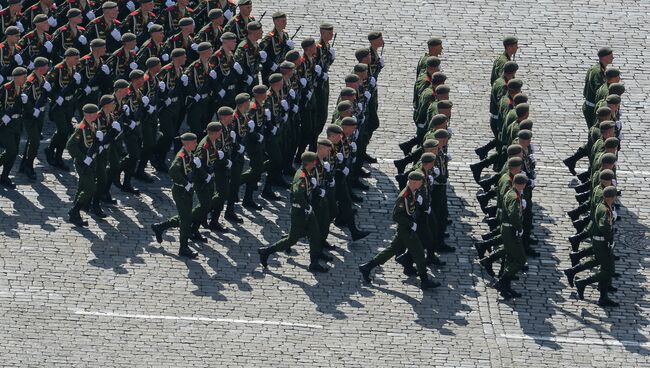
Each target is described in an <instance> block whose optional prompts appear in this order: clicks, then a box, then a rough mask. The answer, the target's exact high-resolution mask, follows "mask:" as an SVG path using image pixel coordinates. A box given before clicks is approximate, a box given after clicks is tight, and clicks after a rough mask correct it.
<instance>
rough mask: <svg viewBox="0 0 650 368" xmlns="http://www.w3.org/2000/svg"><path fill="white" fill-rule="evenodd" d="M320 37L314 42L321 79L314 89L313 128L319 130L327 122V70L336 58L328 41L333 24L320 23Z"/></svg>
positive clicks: (331, 33) (328, 83)
mask: <svg viewBox="0 0 650 368" xmlns="http://www.w3.org/2000/svg"><path fill="white" fill-rule="evenodd" d="M319 28H320V39H319V40H318V42H316V64H317V65H320V66H321V68H322V78H321V79H322V80H321V81H320V83H319V84H318V86H317V87H316V89H315V92H314V93H315V98H314V102H315V104H316V106H315V110H314V126H315V128H314V130H318V131H319V132H320V131H322V130H323V128H324V127H325V123H326V122H327V109H328V106H329V98H330V82H329V70H330V68H331V67H332V64H333V63H334V59H335V58H336V49H335V48H334V46H333V45H331V44H330V43H331V42H332V38H333V37H334V26H333V25H332V24H330V23H322V24H321V25H320V27H319Z"/></svg>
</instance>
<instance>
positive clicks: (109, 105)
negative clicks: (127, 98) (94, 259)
mask: <svg viewBox="0 0 650 368" xmlns="http://www.w3.org/2000/svg"><path fill="white" fill-rule="evenodd" d="M123 82H126V81H123ZM99 106H100V110H99V114H98V116H97V129H98V131H101V132H102V133H103V134H104V138H103V140H102V142H101V148H100V149H99V151H98V153H97V159H96V161H97V163H96V170H95V172H96V180H97V189H96V191H95V194H94V196H93V202H92V206H91V210H92V212H93V213H94V214H95V216H97V217H99V218H105V217H106V214H105V213H104V211H103V210H102V207H101V204H100V202H102V201H103V202H107V203H108V204H115V203H116V202H115V203H114V202H113V200H112V198H111V196H110V191H109V189H110V186H111V181H112V179H111V176H110V172H111V169H110V166H113V165H119V157H118V159H117V160H116V159H115V158H114V157H112V156H114V151H115V149H116V146H117V145H121V144H122V141H121V140H120V139H119V138H120V135H121V133H122V125H121V124H120V122H119V121H117V119H115V113H116V112H118V113H119V112H120V111H119V110H118V111H116V109H117V99H116V96H115V95H103V96H102V97H101V98H100V99H99ZM117 152H120V153H121V147H119V149H118V151H117ZM115 161H118V162H115Z"/></svg>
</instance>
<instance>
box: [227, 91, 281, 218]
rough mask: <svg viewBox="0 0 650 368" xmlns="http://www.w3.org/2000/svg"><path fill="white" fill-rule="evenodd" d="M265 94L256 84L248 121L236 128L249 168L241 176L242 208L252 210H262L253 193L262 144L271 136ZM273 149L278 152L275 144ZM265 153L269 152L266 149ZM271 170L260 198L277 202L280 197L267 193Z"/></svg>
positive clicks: (260, 168)
mask: <svg viewBox="0 0 650 368" xmlns="http://www.w3.org/2000/svg"><path fill="white" fill-rule="evenodd" d="M267 92H268V88H267V87H266V86H265V85H263V84H258V85H257V86H255V87H253V101H252V102H251V105H250V110H249V112H248V115H249V117H250V120H248V122H247V123H246V125H245V126H237V127H236V128H237V130H238V131H239V134H240V135H241V136H242V137H243V138H244V147H245V148H246V155H247V156H248V159H249V166H250V168H249V169H248V171H246V172H244V173H243V174H242V176H241V180H242V182H243V183H245V184H246V190H245V192H244V200H243V201H242V206H244V207H246V208H249V209H253V210H261V209H262V206H261V205H259V204H257V203H255V200H254V199H253V192H254V191H255V190H257V187H258V184H259V181H260V179H261V176H262V172H263V171H264V144H265V143H267V142H268V140H269V139H271V138H272V135H270V134H268V129H269V126H268V124H269V121H270V120H269V116H268V114H267V113H266V111H267V109H266V103H265V101H266V99H267V98H266V96H267ZM267 147H268V146H267ZM273 149H276V150H279V149H280V147H279V145H278V144H277V143H276V144H275V146H274V147H273ZM266 151H267V152H270V151H269V150H268V149H267V150H266ZM269 166H270V165H269ZM272 170H273V169H271V168H269V169H268V170H267V172H268V176H267V179H266V183H267V184H265V185H264V191H263V192H262V197H263V198H266V199H269V200H278V199H280V198H281V197H280V198H279V197H278V196H277V195H276V194H275V193H273V191H272V190H271V191H270V193H268V192H267V191H268V190H270V189H271V185H270V184H269V182H270V181H271V179H270V177H271V174H272ZM267 197H268V198H267Z"/></svg>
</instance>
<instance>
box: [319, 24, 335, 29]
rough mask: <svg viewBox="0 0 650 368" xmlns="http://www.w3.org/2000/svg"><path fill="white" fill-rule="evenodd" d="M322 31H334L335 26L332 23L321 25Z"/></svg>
mask: <svg viewBox="0 0 650 368" xmlns="http://www.w3.org/2000/svg"><path fill="white" fill-rule="evenodd" d="M320 30H321V31H333V30H334V25H333V24H332V23H321V25H320Z"/></svg>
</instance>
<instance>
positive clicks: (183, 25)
mask: <svg viewBox="0 0 650 368" xmlns="http://www.w3.org/2000/svg"><path fill="white" fill-rule="evenodd" d="M178 27H179V28H180V29H179V31H178V32H177V33H175V34H173V35H172V36H170V37H169V38H168V39H167V41H166V42H165V49H166V50H173V49H176V48H181V49H184V50H185V52H186V53H187V56H188V59H190V60H194V59H195V54H196V51H195V49H196V48H198V47H199V45H198V44H197V43H194V41H193V40H192V39H193V38H194V35H193V34H194V21H193V20H192V18H182V19H181V20H179V21H178Z"/></svg>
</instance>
